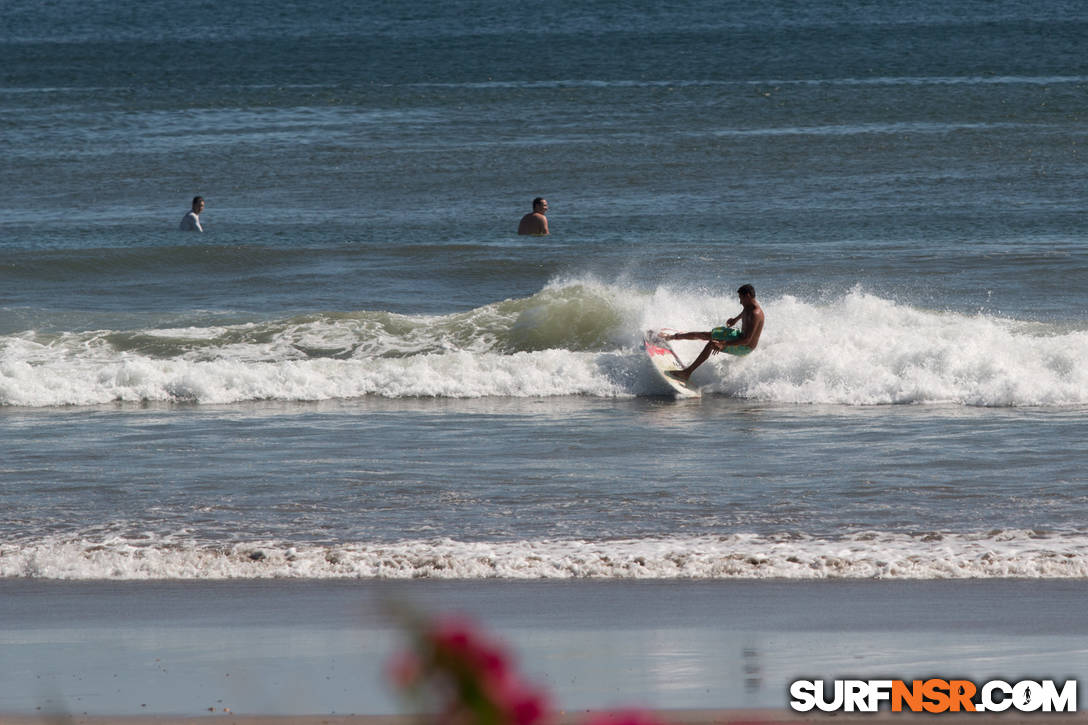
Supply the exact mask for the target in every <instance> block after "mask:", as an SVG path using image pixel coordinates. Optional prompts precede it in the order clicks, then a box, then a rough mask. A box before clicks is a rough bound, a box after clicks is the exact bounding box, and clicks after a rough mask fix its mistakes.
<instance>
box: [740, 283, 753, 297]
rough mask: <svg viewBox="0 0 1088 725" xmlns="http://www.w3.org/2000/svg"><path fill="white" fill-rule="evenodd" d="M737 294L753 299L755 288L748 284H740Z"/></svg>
mask: <svg viewBox="0 0 1088 725" xmlns="http://www.w3.org/2000/svg"><path fill="white" fill-rule="evenodd" d="M737 294H738V295H744V296H746V297H755V296H756V288H755V287H753V286H752V285H750V284H742V285H741V286H740V288H738V289H737Z"/></svg>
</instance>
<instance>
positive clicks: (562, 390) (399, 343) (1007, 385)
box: [0, 279, 1088, 407]
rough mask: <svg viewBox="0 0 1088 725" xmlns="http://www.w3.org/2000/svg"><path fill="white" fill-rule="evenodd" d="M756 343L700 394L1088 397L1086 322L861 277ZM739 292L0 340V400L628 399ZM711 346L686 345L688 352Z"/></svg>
mask: <svg viewBox="0 0 1088 725" xmlns="http://www.w3.org/2000/svg"><path fill="white" fill-rule="evenodd" d="M764 307H765V309H766V312H767V327H766V330H765V332H764V335H763V339H762V340H761V342H760V346H759V349H758V350H757V351H756V352H755V353H754V354H752V355H749V356H747V357H745V358H741V359H738V358H736V357H731V356H728V355H718V356H715V357H713V358H711V360H710V361H709V363H708V364H707V365H705V366H704V367H703V368H702V369H700V370H699V371H698V372H697V373H696V375H695V377H694V382H695V383H696V384H697V385H699V386H701V387H702V388H703V389H704V392H706V393H718V394H722V395H727V396H731V397H737V398H745V399H752V400H760V401H767V402H777V403H792V404H797V403H814V404H837V405H887V404H902V403H951V404H961V405H973V406H998V407H1005V406H1083V405H1086V404H1088V367H1086V366H1084V365H1081V364H1079V363H1078V361H1082V360H1085V359H1088V331H1085V330H1077V329H1073V330H1070V329H1059V328H1057V327H1054V326H1052V325H1048V324H1044V323H1038V322H1026V321H1017V320H1011V319H1003V318H1001V317H997V316H994V315H987V314H977V315H967V314H962V313H952V312H939V311H930V310H922V309H918V308H914V307H909V306H905V305H902V304H899V303H896V302H894V301H892V300H888V299H885V298H881V297H878V296H875V295H871V294H866V293H864V292H860V291H856V292H853V293H850V294H847V295H845V296H843V297H841V298H839V299H835V300H830V301H826V302H825V301H818V302H813V301H805V300H800V299H797V298H795V297H789V296H786V297H782V298H778V299H769V300H766V301H765V302H764ZM738 311H739V306H738V304H737V302H736V300H735V298H733V297H732V296H731V295H730V296H714V295H708V294H706V293H693V292H690V291H684V290H677V289H671V288H666V287H662V288H659V289H657V290H653V291H639V290H632V289H630V288H628V287H626V286H622V285H617V284H605V283H601V282H598V281H594V280H586V279H580V280H568V281H560V282H555V283H553V284H552V285H549V286H548V287H547V288H546V289H544V290H542V291H541V292H539V293H537V294H536V295H533V296H532V297H528V298H524V299H519V300H506V301H503V302H499V303H495V304H492V305H487V306H484V307H481V308H478V309H476V310H471V311H468V312H462V313H456V314H451V315H445V316H411V315H394V314H391V313H386V312H360V313H349V314H344V313H337V314H327V315H314V316H311V317H307V318H293V319H286V320H282V321H273V322H268V323H259V324H258V323H249V324H243V325H237V326H225V327H209V328H195V327H184V328H174V329H158V330H136V331H108V330H107V331H90V332H70V333H65V334H62V335H56V336H51V337H48V338H46V337H43V336H40V335H38V334H35V333H34V332H26V333H22V334H18V335H9V336H5V337H2V338H0V405H9V406H32V407H45V406H63V405H95V404H103V403H111V402H117V401H166V402H171V401H183V402H195V403H215V404H223V403H235V402H242V401H252V400H287V401H312V400H327V399H338V398H354V397H360V396H367V395H380V396H386V397H432V396H437V397H451V398H478V397H489V396H515V397H534V396H566V395H586V396H600V397H617V396H620V397H623V396H638V395H647V394H660V393H663V392H664V390H663V388H662V387H661V385H660V383H659V381H657V380H656V379H655V377H654V375H653V374H651V373H650V371H649V366H648V364H647V363H646V361H645V360H644V359H643V356H642V354H641V352H640V351H639V349H638V343H639V341H640V339H641V331H642V330H644V329H647V328H651V327H654V328H660V327H672V328H679V329H695V330H699V329H709V328H710V327H713V326H716V325H719V324H722V323H723V322H724V320H725V319H726V318H728V317H731V316H733V315H735V314H737V312H738ZM699 345H700V343H696V342H680V343H677V344H676V348H677V350H678V352H679V353H680V354H681V356H682V357H683V358H685V359H691V358H693V357H694V356H695V355H696V354H697V353H698V350H699Z"/></svg>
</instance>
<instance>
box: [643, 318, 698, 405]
mask: <svg viewBox="0 0 1088 725" xmlns="http://www.w3.org/2000/svg"><path fill="white" fill-rule="evenodd" d="M642 347H643V349H644V350H646V355H647V356H648V357H649V358H650V362H652V363H653V365H654V370H656V371H657V373H658V375H660V377H661V379H662V380H663V381H665V384H666V385H668V386H669V387H670V388H672V389H673V391H675V393H676V395H677V396H678V397H685V398H697V397H699V391H698V390H696V389H695V388H693V387H691V386H690V385H688V384H687V383H684V382H681V381H680V380H677V379H676V378H674V377H673V376H671V375H669V374H668V373H670V372H673V371H676V370H683V369H684V363H682V362H680V358H678V357H677V356H676V353H675V352H673V349H672V346H671V345H669V343H668V341H666V340H662V339H661V337H660V336H659V333H657V332H655V331H654V330H647V331H646V335H645V337H644V338H643V340H642Z"/></svg>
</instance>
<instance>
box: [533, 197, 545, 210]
mask: <svg viewBox="0 0 1088 725" xmlns="http://www.w3.org/2000/svg"><path fill="white" fill-rule="evenodd" d="M543 201H544V197H543V196H538V197H537V198H535V199H533V208H534V209H536V207H537V204H540V203H542V202H543Z"/></svg>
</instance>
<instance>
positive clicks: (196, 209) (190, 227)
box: [181, 196, 204, 232]
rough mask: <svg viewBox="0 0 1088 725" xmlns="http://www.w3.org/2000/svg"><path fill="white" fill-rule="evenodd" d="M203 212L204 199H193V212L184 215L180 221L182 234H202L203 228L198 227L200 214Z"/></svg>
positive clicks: (197, 197)
mask: <svg viewBox="0 0 1088 725" xmlns="http://www.w3.org/2000/svg"><path fill="white" fill-rule="evenodd" d="M202 211H204V197H203V196H194V197H193V210H192V211H190V212H189V213H188V214H186V215H185V216H184V217H182V219H181V231H183V232H202V231H204V227H202V226H200V212H202Z"/></svg>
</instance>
